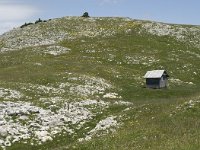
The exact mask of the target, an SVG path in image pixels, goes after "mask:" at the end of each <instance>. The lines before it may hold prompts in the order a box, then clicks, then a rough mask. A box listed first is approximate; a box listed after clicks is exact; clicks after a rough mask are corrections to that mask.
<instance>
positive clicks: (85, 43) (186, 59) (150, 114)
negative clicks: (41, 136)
mask: <svg viewBox="0 0 200 150" xmlns="http://www.w3.org/2000/svg"><path fill="white" fill-rule="evenodd" d="M106 19H108V18H104V19H103V20H98V21H97V26H96V27H97V28H98V29H100V28H104V29H106V30H108V31H109V30H111V31H115V32H117V34H114V35H112V36H101V35H100V36H97V37H86V36H80V37H78V38H76V39H71V40H63V41H61V42H59V43H58V45H61V46H63V47H67V48H70V49H71V51H70V52H69V53H66V54H62V55H59V56H52V55H50V54H44V53H43V52H42V50H41V49H42V48H45V47H46V46H38V47H36V49H37V50H35V48H33V47H29V48H24V49H22V50H17V51H11V52H6V53H1V54H0V86H1V87H4V88H11V89H18V90H19V91H20V92H22V93H23V94H25V95H27V96H30V97H32V99H31V100H28V101H32V102H34V103H35V104H37V105H41V106H43V104H40V103H39V102H38V99H39V98H41V97H51V96H62V97H64V98H66V99H68V100H74V99H75V100H76V99H84V97H81V96H78V95H70V93H69V92H66V93H64V94H62V95H59V94H52V95H51V93H46V94H45V93H40V94H38V95H36V94H35V91H34V90H33V91H25V90H23V89H21V88H19V87H20V86H22V85H26V84H35V85H51V86H53V87H57V86H58V83H62V82H70V83H72V84H83V83H81V81H77V82H75V81H69V80H68V79H69V78H70V76H69V75H67V74H66V72H70V73H72V74H73V75H74V76H75V77H76V76H77V77H78V76H81V75H88V76H93V77H99V78H103V79H105V80H106V81H108V82H109V83H111V84H112V85H113V86H114V88H112V89H110V91H107V92H117V93H119V95H120V96H122V99H123V100H125V101H130V102H133V105H132V106H131V107H130V110H128V111H126V112H123V110H124V109H125V108H124V107H117V106H116V107H115V106H113V107H111V108H109V109H108V110H106V111H104V113H103V114H101V115H98V116H97V117H96V118H95V119H96V120H95V119H94V120H93V121H92V122H88V123H87V124H86V125H85V126H89V127H90V128H89V129H92V128H93V127H95V124H96V123H97V122H98V121H100V120H101V119H102V118H104V117H105V116H107V115H111V114H112V115H115V114H117V115H120V114H121V115H122V116H123V117H122V119H121V122H122V123H123V124H122V125H121V126H120V128H118V129H116V132H114V133H110V134H107V135H103V136H101V137H94V138H93V139H92V140H90V141H86V142H83V143H79V142H77V139H78V138H80V137H83V135H84V134H85V133H86V132H87V131H86V130H84V129H83V128H84V127H85V126H84V127H83V128H81V129H80V130H79V131H77V135H74V136H68V135H65V134H62V135H60V136H58V137H56V138H55V140H54V141H52V142H47V143H44V144H43V145H39V146H31V145H29V143H28V144H22V143H18V144H14V145H13V146H11V147H8V148H7V149H8V150H14V149H22V150H23V149H58V150H61V149H91V150H93V149H108V150H112V149H113V150H115V149H120V150H126V149H137V150H140V149H141V150H146V149H151V150H160V149H163V150H176V149H180V150H196V149H198V148H199V147H200V143H199V140H200V137H199V135H200V130H199V125H200V120H199V112H200V109H199V108H197V109H196V110H195V112H190V111H188V112H179V113H178V114H176V115H172V116H170V114H171V113H172V112H174V111H176V107H177V106H178V105H179V104H182V103H184V102H185V101H189V100H190V99H192V98H193V97H198V96H199V95H200V94H199V88H200V80H199V75H198V74H199V73H200V71H199V65H200V61H198V58H197V57H196V56H194V55H192V54H188V53H187V52H186V51H190V52H195V53H197V54H198V53H199V48H196V47H194V46H191V45H189V44H188V43H187V42H180V41H178V40H176V39H175V38H174V37H171V36H162V37H159V36H156V35H151V34H149V33H146V32H144V31H143V32H140V33H139V31H140V29H141V24H142V22H141V23H136V22H134V21H132V22H129V23H124V24H125V25H124V26H122V27H119V26H118V25H117V23H119V22H120V23H123V20H121V19H120V18H119V19H118V20H117V21H110V20H106ZM60 21H61V22H63V20H60ZM76 21H77V20H73V19H71V20H70V21H69V22H71V23H72V24H73V25H74V26H78V25H77V23H81V24H83V23H84V21H83V20H82V19H80V20H78V21H77V22H76ZM86 22H87V21H86ZM67 24H68V23H67ZM87 24H88V23H87ZM41 28H42V29H43V30H45V25H44V24H42V25H41ZM60 28H61V27H60ZM60 28H59V29H60ZM90 28H92V30H94V29H93V27H92V25H90ZM126 29H131V32H129V33H125V32H124V31H125V30H126ZM62 30H66V31H68V32H70V33H71V34H72V35H77V34H78V33H76V32H75V31H74V28H73V29H70V28H69V26H65V27H64V26H63V27H62ZM190 38H191V37H190ZM1 46H3V43H2V42H0V47H1ZM33 49H34V50H33ZM88 50H89V51H88ZM93 50H94V51H93ZM180 50H181V51H180ZM128 57H131V58H130V59H127V58H128ZM133 58H134V59H133ZM149 60H152V61H153V62H152V61H149ZM36 63H41V64H42V65H41V66H40V65H37V64H36ZM185 65H186V67H184V66H185ZM153 69H165V70H167V72H168V73H169V75H170V78H174V79H180V80H182V81H184V83H181V84H178V83H173V82H170V81H169V87H168V88H167V89H157V90H154V89H147V88H145V82H144V79H143V75H144V74H145V73H146V71H148V70H153ZM194 72H196V73H197V75H195V74H194ZM186 82H193V83H194V84H188V83H186ZM27 86H28V85H27ZM97 95H98V94H97ZM98 96H99V99H101V98H102V95H100V94H99V95H98ZM87 98H88V97H87ZM87 98H86V99H87ZM89 98H91V99H93V98H96V95H95V96H94V97H93V96H91V97H89ZM0 100H1V101H3V99H2V98H1V99H0ZM21 100H25V101H27V99H21ZM107 101H109V100H107ZM43 107H44V106H43ZM96 111H98V110H96ZM89 129H88V130H89ZM29 142H30V141H29Z"/></svg>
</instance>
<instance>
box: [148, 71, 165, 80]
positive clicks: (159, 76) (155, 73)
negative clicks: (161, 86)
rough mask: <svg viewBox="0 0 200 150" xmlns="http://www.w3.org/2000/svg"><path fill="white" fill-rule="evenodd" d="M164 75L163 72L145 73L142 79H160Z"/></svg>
mask: <svg viewBox="0 0 200 150" xmlns="http://www.w3.org/2000/svg"><path fill="white" fill-rule="evenodd" d="M164 73H166V71H165V70H152V71H147V73H146V74H145V75H144V78H161V77H162V75H163V74H164ZM166 74H167V73H166ZM167 76H168V75H167Z"/></svg>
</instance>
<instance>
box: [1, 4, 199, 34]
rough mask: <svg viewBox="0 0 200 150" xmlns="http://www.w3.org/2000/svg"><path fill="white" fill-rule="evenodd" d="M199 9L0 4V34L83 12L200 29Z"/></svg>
mask: <svg viewBox="0 0 200 150" xmlns="http://www.w3.org/2000/svg"><path fill="white" fill-rule="evenodd" d="M199 5H200V1H198V0H192V2H191V1H190V2H188V1H187V0H176V1H173V0H168V1H164V2H162V1H160V0H154V1H153V2H152V1H149V0H141V1H139V2H138V1H137V0H132V1H131V0H87V1H84V2H83V1H81V0H75V1H74V0H59V1H57V2H54V1H51V2H49V1H47V0H42V1H38V0H35V1H34V2H33V1H31V0H26V1H25V0H15V1H14V0H7V1H6V0H0V12H1V13H0V22H1V23H0V34H3V33H4V32H7V31H9V30H11V29H13V28H16V27H19V26H20V25H22V24H24V23H25V22H26V23H28V22H34V21H35V20H37V19H38V18H41V19H42V20H46V19H54V18H61V17H65V16H81V15H82V14H83V13H84V12H88V13H89V15H90V16H91V17H127V18H131V19H133V20H134V19H135V20H147V21H155V22H162V23H168V24H181V25H200V16H198V14H199V9H198V6H199Z"/></svg>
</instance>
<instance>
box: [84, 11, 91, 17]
mask: <svg viewBox="0 0 200 150" xmlns="http://www.w3.org/2000/svg"><path fill="white" fill-rule="evenodd" d="M82 17H86V18H87V17H90V16H89V14H88V12H84V13H83V15H82Z"/></svg>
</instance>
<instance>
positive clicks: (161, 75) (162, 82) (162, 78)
mask: <svg viewBox="0 0 200 150" xmlns="http://www.w3.org/2000/svg"><path fill="white" fill-rule="evenodd" d="M168 77H169V75H168V74H167V72H166V71H165V70H152V71H147V73H146V74H145V75H144V78H145V79H146V87H147V88H154V89H160V88H165V87H167V80H168Z"/></svg>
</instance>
